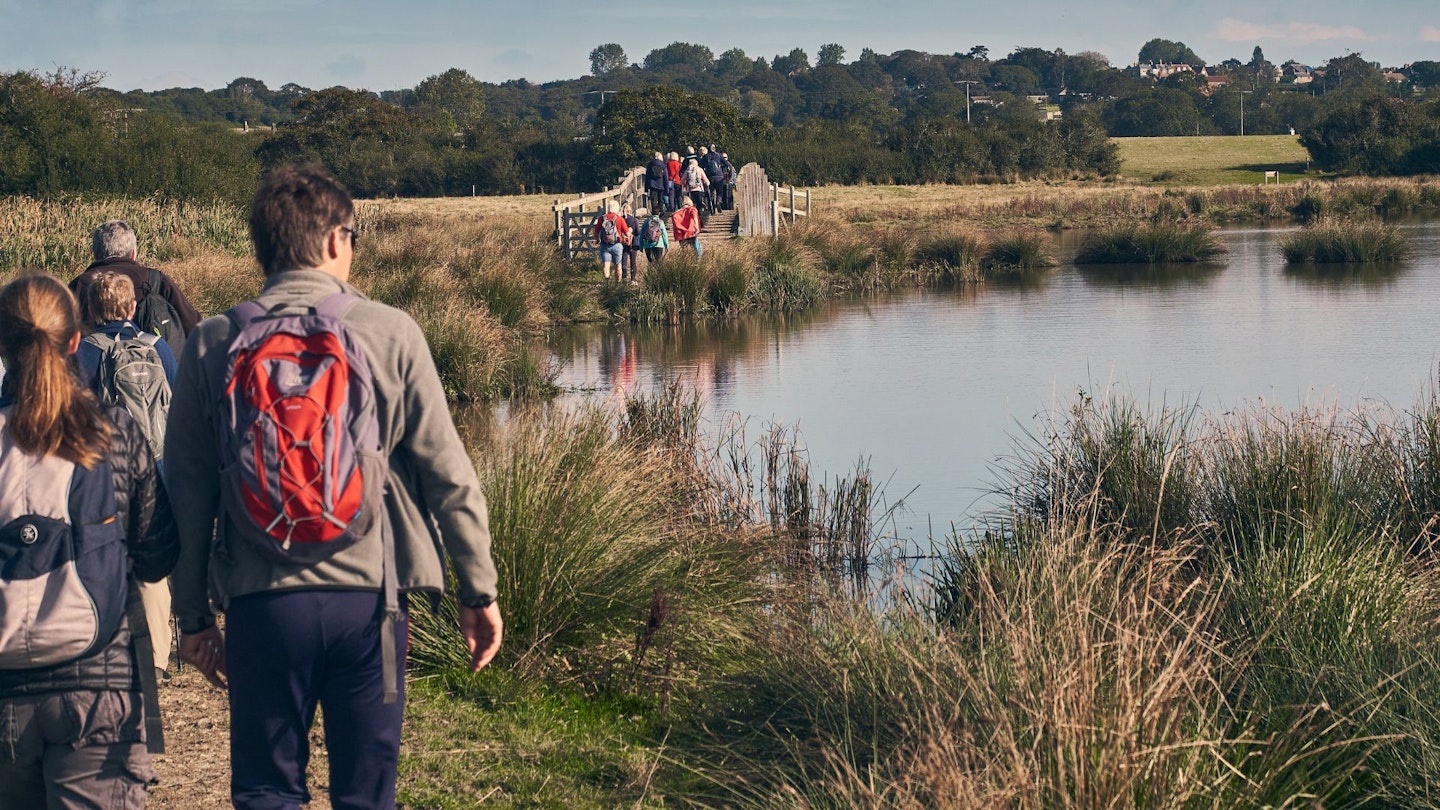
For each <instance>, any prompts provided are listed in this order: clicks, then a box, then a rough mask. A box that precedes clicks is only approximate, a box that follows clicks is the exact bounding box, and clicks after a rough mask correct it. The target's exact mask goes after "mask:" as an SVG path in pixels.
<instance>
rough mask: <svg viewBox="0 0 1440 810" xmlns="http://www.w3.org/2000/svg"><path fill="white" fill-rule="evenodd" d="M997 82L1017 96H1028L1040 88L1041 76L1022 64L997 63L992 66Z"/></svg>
mask: <svg viewBox="0 0 1440 810" xmlns="http://www.w3.org/2000/svg"><path fill="white" fill-rule="evenodd" d="M990 76H991V78H992V79H993V80H994V82H995V84H996V85H998V86H999V87H1000V88H1002V89H1004V90H1008V91H1010V92H1011V93H1014V94H1015V95H1017V96H1028V95H1032V94H1034V93H1035V91H1037V90H1039V89H1040V77H1039V76H1037V75H1035V71H1033V70H1031V69H1030V68H1027V67H1023V66H1021V65H1005V64H999V63H997V64H995V65H994V66H993V67H991V68H990Z"/></svg>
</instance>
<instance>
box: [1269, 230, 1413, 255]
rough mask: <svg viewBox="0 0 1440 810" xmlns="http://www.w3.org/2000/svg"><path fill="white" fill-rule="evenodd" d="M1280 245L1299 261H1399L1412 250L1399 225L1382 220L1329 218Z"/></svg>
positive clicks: (1296, 233)
mask: <svg viewBox="0 0 1440 810" xmlns="http://www.w3.org/2000/svg"><path fill="white" fill-rule="evenodd" d="M1280 249H1281V251H1282V252H1283V253H1284V255H1285V261H1287V262H1291V263H1295V264H1299V263H1304V262H1315V263H1320V264H1327V263H1374V262H1395V261H1401V260H1403V259H1404V258H1406V257H1407V256H1408V255H1409V250H1410V248H1409V243H1408V242H1406V240H1405V237H1404V235H1402V234H1401V233H1400V230H1399V229H1398V228H1396V227H1395V226H1393V225H1387V224H1386V223H1384V222H1381V221H1379V220H1366V221H1358V222H1354V221H1352V222H1335V221H1331V220H1325V221H1322V222H1320V223H1318V224H1315V225H1311V226H1308V227H1306V228H1303V229H1301V230H1299V231H1296V232H1294V233H1292V234H1290V235H1288V236H1286V237H1285V240H1284V242H1282V243H1281V248H1280Z"/></svg>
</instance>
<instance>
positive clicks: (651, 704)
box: [415, 388, 1440, 808]
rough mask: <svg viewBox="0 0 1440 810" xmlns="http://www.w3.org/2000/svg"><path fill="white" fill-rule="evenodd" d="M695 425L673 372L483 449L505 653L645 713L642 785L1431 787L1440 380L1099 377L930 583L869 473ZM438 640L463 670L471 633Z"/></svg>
mask: <svg viewBox="0 0 1440 810" xmlns="http://www.w3.org/2000/svg"><path fill="white" fill-rule="evenodd" d="M699 413H700V408H699V407H698V403H697V402H696V401H695V400H694V399H693V398H692V397H691V396H690V395H688V394H685V393H684V392H683V391H681V390H680V389H678V388H672V389H671V391H669V392H667V393H666V394H664V395H661V396H658V397H653V398H649V399H640V400H631V401H629V402H628V403H626V404H625V405H624V406H623V408H620V409H609V410H603V409H602V410H586V411H582V412H578V413H574V412H571V413H565V412H557V411H554V410H553V409H542V410H535V411H524V412H521V413H519V414H517V415H515V416H514V417H513V419H512V424H510V425H509V426H507V427H506V428H505V429H504V430H502V431H500V432H498V433H497V434H496V435H495V436H494V437H493V438H492V439H490V440H489V441H490V442H491V444H492V445H493V446H492V447H490V448H489V449H487V450H485V451H484V452H483V453H477V466H478V467H479V469H480V470H481V472H482V480H483V481H484V482H485V486H486V488H487V491H489V492H490V495H491V501H492V503H491V506H492V514H493V522H492V529H493V531H494V535H495V542H496V548H497V550H498V551H499V552H500V554H501V556H500V557H499V558H498V559H497V562H498V563H499V565H500V567H501V574H502V580H503V582H504V591H503V592H504V593H506V594H507V597H506V600H507V601H506V602H505V603H504V604H506V605H507V608H506V609H507V615H509V612H511V611H513V614H514V617H515V618H514V619H513V622H512V625H511V627H510V629H511V631H512V632H513V638H514V640H515V641H516V643H515V644H514V645H512V646H509V647H507V650H506V652H505V655H506V656H507V662H508V663H510V664H512V665H515V666H519V667H520V668H521V669H520V671H523V672H525V673H526V677H527V678H530V679H533V680H534V681H535V682H536V683H542V684H546V683H548V684H556V685H564V688H567V689H575V688H578V689H580V690H581V691H582V692H583V693H584V694H587V695H591V696H592V697H591V698H587V699H586V700H594V701H596V705H597V706H608V705H612V704H613V702H614V701H616V700H620V699H624V700H628V701H632V702H631V703H630V704H628V705H629V706H630V707H631V708H630V709H628V710H627V711H631V712H639V713H640V714H641V715H642V716H645V717H648V718H651V722H653V723H654V726H653V728H652V730H651V732H650V734H651V735H652V736H651V737H650V738H649V740H650V741H649V743H648V745H649V746H650V747H651V748H650V750H651V751H652V752H653V754H654V767H653V768H652V769H650V770H649V771H647V773H648V776H647V777H646V784H645V787H644V791H645V795H648V796H649V797H650V799H651V800H657V801H663V802H665V803H669V802H671V801H672V800H673V801H681V802H685V803H690V804H698V805H706V806H708V805H726V806H780V805H784V806H827V807H829V806H845V807H875V808H879V807H915V808H919V807H1012V808H1032V807H1033V808H1051V807H1076V808H1080V807H1097V806H1127V807H1128V806H1146V807H1182V806H1183V807H1215V808H1220V807H1238V806H1244V807H1256V806H1273V807H1281V806H1297V805H1306V804H1313V803H1319V804H1321V805H1324V806H1344V807H1352V806H1355V807H1358V806H1384V807H1416V808H1419V807H1428V806H1433V803H1434V796H1433V793H1432V787H1431V786H1432V785H1434V784H1436V783H1437V779H1440V717H1437V713H1436V711H1435V710H1434V709H1433V707H1432V706H1431V703H1433V701H1432V700H1431V699H1430V696H1431V695H1432V694H1434V692H1435V691H1436V689H1437V688H1440V641H1437V640H1436V639H1435V637H1434V633H1433V627H1434V625H1435V623H1436V622H1437V621H1440V578H1437V576H1436V574H1435V571H1434V568H1433V536H1434V532H1435V528H1434V527H1435V525H1436V523H1437V515H1440V513H1437V511H1436V510H1437V509H1440V506H1437V501H1436V498H1437V496H1436V495H1435V487H1434V486H1433V483H1434V477H1435V475H1436V473H1435V470H1437V469H1440V449H1437V448H1440V440H1437V438H1436V437H1437V436H1440V428H1437V427H1436V426H1437V425H1440V403H1437V399H1436V396H1435V395H1434V393H1433V392H1432V393H1428V394H1426V395H1425V396H1424V397H1422V398H1421V400H1420V401H1419V402H1418V403H1417V404H1416V406H1415V407H1413V408H1412V409H1410V410H1407V411H1404V412H1394V411H1391V410H1389V409H1380V408H1372V409H1367V410H1365V411H1362V412H1357V413H1348V412H1342V411H1335V410H1320V409H1315V410H1301V411H1284V410H1278V409H1270V408H1255V409H1250V410H1241V411H1238V412H1235V413H1230V414H1226V415H1224V416H1210V415H1207V414H1204V413H1201V412H1199V411H1198V410H1196V409H1194V408H1192V407H1186V406H1181V407H1168V408H1166V407H1162V408H1156V409H1147V408H1143V407H1141V406H1139V405H1137V404H1135V403H1133V402H1130V401H1128V400H1125V399H1122V398H1116V397H1108V396H1105V397H1100V398H1092V397H1088V396H1081V397H1080V398H1078V399H1077V401H1076V403H1075V404H1074V405H1073V406H1071V407H1070V408H1068V409H1066V410H1064V411H1061V412H1058V413H1056V414H1055V415H1054V416H1053V417H1052V418H1051V419H1050V420H1049V421H1048V422H1047V423H1046V424H1045V426H1044V427H1043V428H1042V429H1041V430H1039V431H1037V433H1036V434H1035V435H1034V436H1031V437H1028V438H1024V439H1022V440H1021V441H1020V442H1019V443H1018V444H1017V447H1016V452H1015V453H1014V455H1013V456H1012V457H1010V458H1008V459H1006V460H1003V461H1002V462H1001V463H1000V464H999V466H998V468H997V469H998V470H999V471H1000V475H1001V476H1002V491H1003V493H1004V494H1005V496H1006V498H1007V502H1008V506H1007V507H1006V508H1004V509H1003V510H1001V511H1000V512H999V513H997V514H995V515H993V516H991V517H990V518H989V520H988V521H987V522H986V523H984V524H982V525H981V526H979V527H978V528H976V529H975V530H973V531H968V530H967V531H960V532H955V533H953V534H952V535H951V536H949V537H947V538H944V539H943V540H942V542H941V543H940V550H939V552H938V555H937V556H936V557H935V558H934V559H933V560H932V561H931V565H930V567H929V568H928V569H926V571H925V572H924V573H923V574H922V575H921V576H919V577H918V578H917V577H916V575H914V574H913V573H911V574H908V575H907V574H902V573H901V568H900V567H899V566H900V564H901V558H896V557H894V556H892V555H890V554H889V553H888V552H887V550H886V542H887V541H886V539H885V538H886V534H885V531H884V525H885V521H886V512H885V510H884V509H883V508H882V507H881V504H882V503H883V497H881V496H880V494H879V493H877V491H876V487H875V486H874V485H873V484H872V483H871V481H870V478H869V476H868V473H867V472H866V471H865V470H864V469H863V468H861V469H857V471H856V474H855V475H853V476H850V477H846V478H843V479H842V480H839V481H817V480H816V479H815V477H814V476H813V475H812V474H811V471H810V469H809V464H808V461H807V454H806V452H805V450H804V445H803V442H802V441H801V440H800V438H799V436H798V435H797V434H796V433H795V432H794V431H793V430H790V429H788V428H785V427H783V426H765V429H764V430H763V431H762V433H761V435H760V436H759V437H758V438H757V439H755V440H753V441H752V440H749V439H747V438H746V437H745V436H744V431H743V429H741V427H740V426H738V425H733V424H732V426H731V427H729V428H726V429H722V430H721V432H720V438H715V439H710V440H707V439H706V438H705V435H706V434H705V433H704V432H703V431H701V430H699V426H698V419H699ZM711 435H712V436H713V435H714V434H711ZM440 618H442V619H443V618H444V617H443V615H442V617H440ZM416 627H417V630H416V631H415V632H416V636H415V638H416V642H415V644H416V650H417V652H416V655H417V660H418V661H420V662H421V663H422V665H423V670H422V671H423V672H428V673H431V674H433V675H436V676H440V675H444V677H447V678H449V677H452V675H446V674H445V673H447V672H448V673H453V672H454V671H455V668H456V667H458V666H460V665H461V664H462V663H463V662H460V661H458V660H457V659H456V656H455V654H454V653H447V654H444V655H432V650H440V651H443V650H458V649H460V647H459V644H458V641H456V640H455V638H454V636H453V632H454V631H453V630H452V629H449V628H448V627H447V626H446V623H445V622H444V621H439V622H437V621H435V617H431V616H427V615H425V614H421V615H420V616H419V617H417V620H416ZM437 633H438V635H436V634H437ZM447 634H448V635H447ZM447 656H448V657H447ZM626 738H627V739H630V738H631V737H628V736H627V737H626ZM548 744H549V745H553V744H554V743H553V742H552V743H548ZM642 744H644V743H643V741H642ZM635 790H636V791H639V790H640V788H638V787H636V788H635ZM637 798H638V797H637V794H636V793H633V792H632V793H627V792H626V791H625V790H620V791H619V792H618V793H617V794H616V800H617V801H625V802H629V803H633V802H634V801H636V800H637Z"/></svg>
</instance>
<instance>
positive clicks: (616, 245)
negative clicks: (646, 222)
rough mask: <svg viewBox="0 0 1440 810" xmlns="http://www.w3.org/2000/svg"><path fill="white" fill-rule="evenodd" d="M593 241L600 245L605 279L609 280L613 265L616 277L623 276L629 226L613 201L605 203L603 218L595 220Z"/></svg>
mask: <svg viewBox="0 0 1440 810" xmlns="http://www.w3.org/2000/svg"><path fill="white" fill-rule="evenodd" d="M594 233H595V241H596V242H599V243H600V267H601V269H602V270H603V271H604V272H605V278H610V265H611V264H614V265H615V272H616V275H617V277H618V276H620V275H623V273H624V264H623V262H624V261H625V246H626V245H628V244H630V226H629V225H626V224H625V217H623V216H620V213H619V212H618V211H617V210H615V201H614V200H606V201H605V216H603V217H600V218H599V219H597V220H595V228H594Z"/></svg>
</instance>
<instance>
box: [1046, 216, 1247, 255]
mask: <svg viewBox="0 0 1440 810" xmlns="http://www.w3.org/2000/svg"><path fill="white" fill-rule="evenodd" d="M1224 252H1225V249H1224V248H1223V247H1221V246H1220V243H1219V242H1218V241H1217V240H1216V239H1215V235H1214V234H1213V233H1212V232H1211V231H1210V229H1209V228H1208V227H1206V226H1204V225H1184V224H1177V223H1174V222H1149V223H1130V224H1126V225H1118V226H1114V227H1110V228H1104V229H1101V230H1099V231H1095V232H1092V233H1090V234H1088V235H1087V236H1086V237H1085V241H1084V242H1083V243H1082V244H1081V246H1080V250H1079V252H1078V253H1077V254H1076V256H1075V263H1076V264H1174V263H1182V262H1185V263H1190V262H1204V261H1210V260H1211V259H1214V258H1215V257H1217V256H1219V255H1220V254H1222V253H1224Z"/></svg>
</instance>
